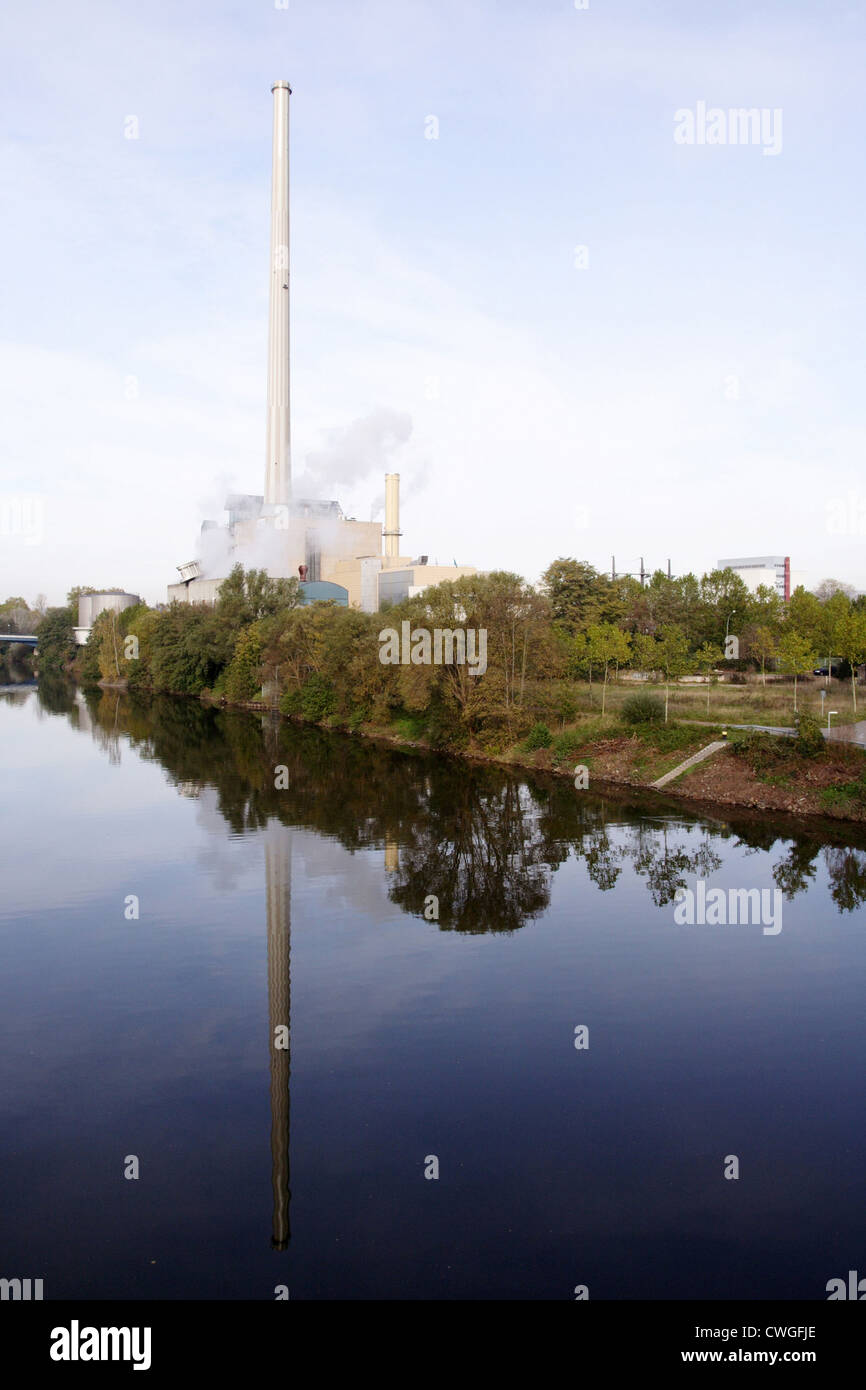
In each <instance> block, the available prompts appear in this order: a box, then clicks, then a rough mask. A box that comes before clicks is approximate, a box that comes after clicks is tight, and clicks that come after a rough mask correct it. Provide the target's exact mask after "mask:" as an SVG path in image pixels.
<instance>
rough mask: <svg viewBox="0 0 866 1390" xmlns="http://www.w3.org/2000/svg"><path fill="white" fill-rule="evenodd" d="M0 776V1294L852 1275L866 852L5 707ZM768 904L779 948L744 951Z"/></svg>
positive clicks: (0, 723) (223, 1292)
mask: <svg viewBox="0 0 866 1390" xmlns="http://www.w3.org/2000/svg"><path fill="white" fill-rule="evenodd" d="M0 747H2V765H3V769H4V795H3V798H2V818H3V820H2V845H3V849H4V855H3V862H4V873H3V880H2V893H0V967H2V968H0V1017H2V1022H3V1032H4V1035H5V1042H4V1046H3V1048H2V1050H0V1074H2V1097H3V1115H4V1119H3V1124H2V1135H0V1143H2V1155H0V1168H2V1174H3V1208H4V1216H3V1222H2V1235H0V1264H2V1268H0V1275H2V1276H4V1277H13V1276H14V1277H20V1278H42V1279H43V1281H44V1297H45V1298H46V1299H51V1298H68V1299H77V1298H85V1299H97V1298H100V1299H101V1298H107V1299H118V1298H135V1299H153V1298H170V1299H183V1298H186V1299H274V1298H275V1297H277V1296H278V1294H277V1293H276V1292H275V1290H278V1291H280V1292H281V1293H283V1294H285V1293H287V1294H288V1296H289V1297H290V1298H292V1299H355V1298H390V1299H401V1298H417V1299H457V1298H471V1299H521V1298H543V1299H574V1298H575V1297H581V1296H584V1294H586V1295H588V1296H589V1297H590V1298H591V1299H596V1298H598V1299H632V1298H652V1299H661V1298H667V1299H709V1298H748V1299H771V1298H779V1299H822V1298H825V1297H826V1293H825V1287H826V1284H827V1281H828V1280H830V1279H831V1278H835V1277H843V1278H845V1277H846V1276H847V1271H848V1270H849V1269H860V1270H861V1273H864V1274H866V1203H864V1201H863V1188H864V1174H866V1125H864V1120H863V1113H862V1106H863V1102H862V1089H863V1079H864V1032H866V1025H864V1014H863V1000H864V996H866V950H864V925H866V922H864V905H863V904H864V901H866V841H864V839H863V838H862V833H861V834H860V838H859V839H858V831H857V830H856V828H851V827H842V828H837V829H835V830H834V829H832V828H828V827H826V826H819V825H811V826H809V825H806V824H805V823H800V824H795V823H794V822H787V823H783V822H773V821H770V820H768V819H767V818H755V817H749V816H747V815H745V814H744V815H742V816H741V817H739V818H736V817H734V818H732V817H731V816H730V815H729V814H727V815H724V816H722V815H719V816H718V817H716V816H710V815H707V814H702V813H696V812H693V811H684V810H683V809H681V808H680V807H679V806H678V805H677V804H676V803H675V802H673V801H667V800H666V799H664V798H663V797H662V796H654V797H652V798H648V797H646V796H643V797H641V796H630V795H628V794H616V795H614V794H609V795H599V794H597V793H596V792H594V791H591V790H590V791H582V790H576V789H575V788H574V787H573V786H572V784H571V782H570V781H568V780H561V779H559V780H555V779H553V778H550V777H544V776H542V775H539V776H538V777H537V778H536V777H533V776H528V775H526V774H521V775H519V776H517V775H513V774H511V773H509V772H508V771H506V770H504V769H501V768H496V767H491V766H486V765H471V764H466V763H461V762H458V761H456V760H449V759H446V758H440V757H436V756H432V755H430V756H428V755H422V754H418V753H412V752H409V753H407V752H401V751H397V750H394V749H391V748H388V747H384V746H379V745H375V744H371V743H369V742H366V741H363V740H361V739H359V738H354V737H350V736H346V735H341V734H328V733H324V732H321V731H319V730H316V729H305V728H298V727H295V726H292V725H289V724H287V723H285V722H278V721H273V720H272V719H271V718H270V717H260V716H257V715H252V714H246V713H239V712H225V711H220V710H215V709H210V708H206V707H204V706H202V705H200V704H199V703H197V702H195V701H188V700H180V699H178V700H170V699H161V700H157V701H155V702H153V703H150V704H136V703H135V702H133V701H131V700H130V699H129V698H128V697H127V696H124V695H118V694H117V693H114V692H105V693H100V694H98V695H96V696H95V697H89V698H88V699H85V698H84V697H82V696H81V695H80V694H76V692H75V691H74V690H72V689H71V688H68V687H66V686H64V685H48V684H46V685H43V687H42V688H40V689H39V690H36V689H32V688H22V689H21V690H18V691H10V690H8V688H7V689H6V691H5V692H4V693H2V694H0ZM716 888H721V889H722V890H723V895H724V902H725V903H726V904H728V908H729V919H728V922H727V924H726V925H721V924H719V923H718V922H717V921H707V922H704V921H702V920H700V914H701V903H702V901H703V899H702V897H701V894H703V895H704V898H706V895H707V894H709V893H710V892H711V891H712V890H713V889H716ZM683 889H688V890H689V892H690V893H692V894H693V895H694V897H693V902H694V903H696V904H697V907H696V916H697V919H698V920H696V921H695V922H694V923H693V924H692V923H689V922H685V923H683V922H682V921H678V920H677V913H678V911H679V913H680V915H682V912H683V911H684V908H683V907H682V906H679V907H678V904H681V903H682V902H683V901H684V899H683V894H682V891H680V892H679V893H678V890H683ZM752 889H759V890H763V891H764V898H762V899H760V901H761V903H762V904H763V905H764V907H767V909H768V911H769V910H772V913H776V909H777V908H778V915H777V916H776V915H773V916H760V917H756V918H755V920H751V921H742V920H738V921H735V922H734V921H731V920H730V904H731V902H738V901H745V896H744V895H742V890H752ZM738 894H739V895H742V896H740V897H738ZM721 900H722V899H721V896H720V897H719V898H718V899H717V901H721ZM756 901H757V898H750V899H749V902H750V903H753V902H756ZM764 907H762V912H763V910H764ZM716 915H717V916H718V913H717V914H716ZM777 928H778V929H777ZM732 1160H736V1162H733V1161H732ZM576 1291H577V1292H576Z"/></svg>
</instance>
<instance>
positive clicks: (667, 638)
mask: <svg viewBox="0 0 866 1390" xmlns="http://www.w3.org/2000/svg"><path fill="white" fill-rule="evenodd" d="M656 661H657V664H658V669H659V670H660V671H662V672H663V674H664V678H665V723H666V724H667V722H668V703H669V700H670V692H671V681H675V680H678V679H679V677H680V676H684V675H685V674H686V672H687V671H688V669H689V664H690V663H689V644H688V640H687V639H686V635H685V633H684V632H683V631H682V629H681V628H679V627H677V626H676V624H674V623H671V624H670V625H668V626H666V627H663V628H662V629H661V631H660V633H659V641H658V652H657V655H656Z"/></svg>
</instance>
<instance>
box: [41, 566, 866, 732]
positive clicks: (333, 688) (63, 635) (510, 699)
mask: <svg viewBox="0 0 866 1390" xmlns="http://www.w3.org/2000/svg"><path fill="white" fill-rule="evenodd" d="M79 592H80V591H78V590H74V591H73V592H72V594H70V604H69V605H68V606H67V607H65V608H61V609H49V610H48V611H47V613H46V614H45V615H44V616H43V617H42V619H41V621H40V624H39V628H38V633H39V661H40V669H51V668H60V667H65V668H66V669H70V667H71V669H72V670H73V672H74V674H76V675H77V676H78V678H79V679H80V680H81V681H82V682H83V683H85V684H94V683H101V684H103V685H112V684H121V683H126V684H127V685H128V686H129V688H130V689H131V690H133V691H136V690H137V691H142V692H173V693H181V694H189V695H202V694H209V695H211V696H213V697H215V698H224V699H226V700H228V701H229V702H233V703H243V702H249V701H256V700H258V699H260V698H261V696H262V691H263V689H264V691H265V692H266V698H267V700H268V702H269V703H271V702H273V703H278V704H279V707H280V708H281V709H282V711H283V712H284V713H286V714H290V715H298V716H300V717H302V718H303V719H306V720H309V721H316V722H320V721H321V722H326V723H332V724H335V725H339V726H342V727H348V728H351V729H353V728H357V727H359V726H360V725H361V724H364V723H373V724H393V723H394V721H395V720H398V721H399V720H401V719H402V720H404V721H406V722H407V723H408V726H409V727H410V728H411V730H412V731H413V732H416V733H417V734H422V733H423V735H424V736H425V737H427V738H428V739H429V740H430V741H431V742H433V743H434V744H437V745H450V746H461V745H465V744H467V743H476V744H479V745H480V746H483V747H485V748H488V749H490V750H491V751H492V750H497V749H502V748H505V747H507V746H509V745H510V744H511V743H513V742H514V741H515V740H516V739H518V738H520V737H522V736H523V734H524V733H525V732H526V731H527V729H528V728H529V727H531V725H532V724H533V723H535V722H537V721H538V720H553V719H557V720H558V721H559V722H560V724H561V725H564V724H565V723H568V722H570V721H571V720H573V719H574V717H575V716H576V713H577V708H578V701H577V696H576V686H575V682H577V681H580V680H589V681H591V682H596V683H598V684H600V686H601V705H602V710H603V711H604V709H605V703H606V697H607V690H608V684H609V681H610V680H611V679H612V678H615V677H616V674H617V673H618V671H619V669H620V668H622V667H629V668H631V669H633V670H642V671H645V672H648V673H653V674H655V675H656V676H657V677H661V678H662V679H663V680H664V682H665V684H666V688H667V689H668V691H669V689H670V685H671V684H672V683H673V682H674V681H676V680H677V679H678V678H679V677H681V676H683V675H686V674H689V673H703V674H707V675H709V674H710V673H712V672H713V671H714V670H720V669H724V668H725V667H726V666H727V667H730V666H731V665H734V666H740V667H742V665H743V664H744V659H751V661H752V662H753V664H754V665H755V667H756V668H758V669H761V670H762V671H764V673H765V674H766V671H767V669H768V667H771V666H772V667H775V668H776V669H778V670H780V671H781V672H783V673H785V674H786V675H788V676H791V677H793V678H794V680H795V682H796V680H797V678H798V677H799V676H801V675H803V674H805V673H807V672H809V671H811V670H812V669H813V667H814V666H816V665H817V664H819V662H826V660H827V658H828V657H830V656H832V657H833V658H834V659H840V658H842V659H845V660H846V661H847V662H848V663H849V664H850V667H851V670H852V673H853V672H854V671H855V670H856V668H857V666H858V665H859V664H860V663H861V662H864V661H866V605H864V603H863V601H862V600H861V599H859V598H855V597H852V596H851V595H850V594H847V593H845V592H844V591H843V590H842V589H841V588H840V587H839V586H831V591H830V592H827V593H825V594H824V595H818V594H810V593H807V592H806V591H805V590H802V589H798V590H797V591H796V592H795V594H794V595H793V596H792V598H791V599H790V601H789V602H788V603H787V604H785V603H783V602H782V601H781V600H780V599H779V598H778V596H777V595H776V594H775V593H773V592H771V591H766V590H765V591H760V590H759V591H758V593H757V594H750V593H749V591H748V590H747V588H746V586H745V585H744V584H743V582H742V580H741V579H740V578H739V577H738V576H737V575H735V574H733V573H732V572H731V571H729V570H728V571H718V572H716V573H714V574H711V575H708V576H705V577H704V578H702V579H700V580H698V579H695V578H694V577H693V576H686V577H685V578H684V579H668V577H667V576H666V575H663V574H657V575H654V576H653V577H652V580H651V581H650V583H649V584H648V585H647V586H646V587H644V588H643V589H641V586H640V585H639V584H636V581H632V580H616V581H612V580H610V579H609V578H608V577H606V576H603V575H600V574H598V573H597V572H596V571H595V570H593V569H592V568H591V566H588V565H585V564H583V563H582V562H580V561H577V560H568V559H560V560H557V561H556V562H555V563H554V564H553V565H551V566H550V568H549V569H548V570H547V571H546V573H545V575H544V576H543V580H542V582H541V584H540V585H539V586H537V587H533V586H532V585H530V584H527V583H526V581H525V580H523V579H521V578H520V576H518V575H515V574H510V573H507V572H494V573H490V574H484V575H474V576H469V577H466V578H462V579H458V580H454V581H447V582H445V583H443V584H439V585H437V586H436V587H435V588H432V589H429V590H427V591H426V592H425V593H424V594H421V595H416V596H414V597H413V598H410V599H407V600H405V601H404V602H403V603H401V604H399V605H397V606H395V607H393V608H391V609H389V610H388V612H387V613H378V614H366V613H361V612H359V611H358V610H357V609H350V608H343V607H339V606H337V605H335V604H333V603H314V604H311V605H308V606H304V605H303V604H302V602H301V592H300V589H299V586H298V583H297V581H296V580H294V579H271V578H269V577H268V576H267V575H266V574H265V573H264V571H256V570H251V571H247V572H244V571H243V569H242V568H241V567H240V566H236V567H235V569H234V570H233V571H232V573H231V574H230V576H229V577H228V579H227V580H226V581H225V582H224V583H223V585H222V588H221V590H220V593H219V597H218V600H217V602H216V604H215V605H214V606H213V607H211V606H208V605H204V604H201V605H189V604H181V603H173V604H171V605H170V606H168V607H165V608H161V609H152V608H148V607H147V606H146V605H144V604H140V605H137V606H136V607H134V608H128V609H126V610H124V611H123V612H121V613H110V612H104V613H102V614H100V616H99V617H98V618H97V620H96V622H95V624H94V627H93V631H92V633H91V636H90V640H89V642H88V643H87V646H86V647H85V648H82V649H79V651H78V655H77V656H75V649H74V647H73V646H72V641H73V636H72V627H73V625H74V623H75V622H76V621H77V616H76V603H77V596H78V593H79ZM406 621H408V622H409V624H410V630H412V631H414V630H416V629H417V628H425V629H427V630H430V629H436V628H439V629H443V630H452V631H453V630H454V629H458V628H462V629H464V630H472V631H475V632H477V631H479V630H482V629H483V630H484V631H485V632H486V634H487V639H486V641H487V666H486V670H485V671H484V673H483V674H477V673H473V671H472V668H471V666H469V665H467V664H439V665H436V664H430V663H429V661H428V662H425V661H424V660H423V654H421V655H420V656H419V654H418V653H416V654H414V655H411V654H410V657H409V659H408V661H407V663H406V664H402V663H401V664H398V665H389V664H383V662H382V660H380V653H381V649H382V644H381V642H380V636H379V634H380V632H381V631H382V630H383V628H384V627H386V626H387V627H389V628H393V629H397V630H398V631H399V630H400V625H401V623H403V622H406ZM732 635H737V637H738V640H739V643H740V660H739V661H738V662H733V663H732V662H731V661H726V659H725V639H726V637H730V636H732ZM852 681H853V676H852ZM853 689H854V695H855V701H856V683H853ZM708 698H709V685H708ZM795 701H796V690H795Z"/></svg>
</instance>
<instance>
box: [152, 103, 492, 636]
mask: <svg viewBox="0 0 866 1390" xmlns="http://www.w3.org/2000/svg"><path fill="white" fill-rule="evenodd" d="M271 91H272V93H273V96H274V122H273V156H272V166H271V258H270V298H269V315H268V375H267V428H266V444H265V475H264V491H263V493H261V494H253V493H249V494H247V493H241V494H233V495H232V496H230V497H228V498H227V499H226V503H225V506H226V511H227V513H228V521H227V523H226V524H225V525H220V524H219V523H217V522H215V521H205V522H204V523H203V525H202V532H201V541H200V551H201V558H200V559H197V560H190V561H187V562H186V563H185V564H183V565H178V567H177V568H178V573H179V575H180V578H179V580H178V581H177V582H176V583H173V584H170V585H169V586H168V599H169V602H171V601H172V600H175V599H176V600H179V601H181V602H185V603H213V602H214V601H215V600H216V597H217V594H218V593H219V589H220V585H221V584H222V582H223V580H224V578H225V577H226V575H227V574H228V572H229V571H230V569H231V568H232V567H233V566H234V565H236V564H242V565H244V567H245V568H254V569H264V570H266V571H267V573H268V574H270V575H272V576H273V577H274V578H277V577H288V576H295V575H296V576H297V577H298V579H299V582H300V585H301V591H302V595H303V601H304V602H308V603H311V602H316V601H318V600H320V599H322V598H332V599H334V600H336V602H338V603H345V604H347V605H348V606H349V607H352V608H360V609H362V610H363V611H364V612H367V613H375V612H377V611H378V610H379V607H380V604H381V603H382V602H383V601H384V600H386V599H387V600H388V601H389V602H390V603H396V602H399V601H400V600H401V599H403V598H407V597H411V596H412V595H414V594H417V593H420V592H422V590H424V589H425V588H428V587H429V586H430V585H433V584H439V583H441V582H442V581H443V580H445V579H458V578H461V577H463V576H464V575H471V574H476V573H477V570H476V569H475V568H474V567H473V566H471V565H457V564H454V565H447V566H445V565H431V564H429V563H428V557H427V556H426V555H421V556H417V557H412V556H410V555H405V554H400V536H401V532H400V475H399V473H386V475H385V525H384V528H383V527H382V524H381V522H374V521H370V522H365V521H355V520H354V519H352V518H347V517H346V516H345V515H344V514H343V510H342V508H341V506H340V504H339V502H337V501H335V500H333V499H316V498H312V499H310V498H293V497H292V470H291V396H290V366H289V304H290V297H289V97H290V95H291V88H290V87H289V84H288V82H275V83H274V85H273V87H272V88H271ZM215 576H216V577H215Z"/></svg>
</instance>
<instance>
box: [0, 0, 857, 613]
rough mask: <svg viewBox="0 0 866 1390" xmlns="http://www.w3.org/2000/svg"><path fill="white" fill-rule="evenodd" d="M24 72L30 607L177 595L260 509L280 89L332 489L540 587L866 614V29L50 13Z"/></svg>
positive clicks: (300, 370) (0, 322)
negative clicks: (397, 495) (712, 594)
mask: <svg viewBox="0 0 866 1390" xmlns="http://www.w3.org/2000/svg"><path fill="white" fill-rule="evenodd" d="M579 3H581V4H583V3H585V0H579ZM0 52H2V55H3V56H2V59H0V65H2V77H3V80H2V83H0V104H2V115H3V119H2V122H0V131H2V134H0V177H2V187H3V194H4V198H3V201H4V212H3V217H2V219H0V248H2V258H3V276H2V291H0V293H2V313H0V421H2V428H0V599H2V598H5V596H6V595H12V594H16V595H17V594H21V595H23V596H24V597H25V598H26V599H28V600H29V601H33V600H34V599H35V598H36V595H37V594H39V593H43V594H45V595H46V596H47V598H48V601H49V602H50V603H60V602H63V601H64V598H65V594H66V592H67V590H68V589H69V588H70V587H71V586H72V585H74V584H90V585H94V586H96V587H119V588H124V589H128V590H130V591H132V592H135V593H139V594H141V595H142V596H143V597H144V598H146V599H147V600H148V601H149V602H151V603H153V602H164V601H165V597H166V594H165V590H166V585H167V584H169V583H172V582H174V581H175V580H176V578H177V575H176V569H175V567H176V566H177V565H179V564H182V563H183V562H185V561H187V560H189V559H190V558H192V556H193V555H195V553H196V547H197V541H198V532H199V528H200V524H201V521H202V519H203V518H205V517H207V518H214V519H216V520H223V519H224V518H223V512H222V504H223V501H224V498H225V496H226V494H227V493H228V492H231V491H239V492H251V493H261V492H262V491H263V475H264V446H265V390H266V374H265V367H266V349H267V295H268V255H269V246H268V237H269V196H270V160H271V148H270V142H271V120H272V97H271V93H270V88H271V84H272V83H273V82H274V81H276V80H278V79H287V80H288V81H289V82H290V83H291V85H292V91H293V95H292V98H291V137H290V146H291V215H292V224H291V284H292V301H291V322H292V431H293V441H292V465H293V473H294V476H295V479H296V482H297V481H300V482H303V478H304V475H305V474H306V475H307V476H308V477H310V478H314V479H316V481H317V483H318V484H320V485H321V484H322V481H323V479H324V480H325V483H327V482H328V477H327V475H328V461H329V460H331V461H332V463H333V470H332V471H333V473H334V476H333V485H332V486H328V488H327V495H328V496H333V497H336V498H338V500H339V501H340V502H341V504H342V506H343V509H344V511H345V512H346V514H347V515H350V516H356V517H357V518H358V519H360V520H368V519H369V518H370V516H371V515H373V514H376V515H377V516H381V512H380V511H377V509H378V508H380V507H381V504H382V494H383V489H384V484H383V474H384V473H385V472H386V471H397V472H399V473H400V474H401V487H402V498H401V502H402V509H401V524H402V530H403V542H402V549H403V553H407V554H411V555H418V554H429V556H430V558H431V560H434V561H435V560H438V561H439V562H441V563H443V564H449V563H451V562H452V561H454V560H456V561H457V562H458V563H460V564H472V565H476V566H477V567H479V568H480V569H507V570H511V571H515V572H517V573H519V574H522V575H524V576H525V577H526V578H527V579H529V580H531V581H535V580H537V579H538V577H539V576H540V575H541V573H542V572H543V571H544V569H545V568H546V567H547V565H548V564H550V562H551V561H552V560H554V559H555V558H557V557H558V556H573V557H575V558H578V559H584V560H587V561H589V562H590V563H592V564H594V565H595V566H597V567H598V568H599V569H608V570H609V569H610V566H611V556H615V557H616V568H617V570H618V571H619V572H623V571H636V570H637V569H638V567H639V564H640V558H641V556H643V557H644V560H645V562H646V564H647V566H648V568H650V569H653V568H656V567H665V566H666V565H667V561H668V559H670V561H671V566H672V569H673V572H674V573H675V574H680V573H686V572H688V571H693V572H696V573H702V572H704V571H706V570H709V569H711V568H713V567H714V566H715V564H716V562H717V561H718V559H719V558H720V557H721V556H740V555H742V556H748V555H765V554H778V555H790V557H791V566H792V570H793V573H794V578H795V582H796V581H798V580H799V581H800V582H804V583H806V584H808V585H814V584H817V583H818V582H820V580H821V579H823V578H824V577H827V576H833V577H835V578H837V579H840V580H842V581H844V582H846V583H849V584H852V585H853V586H854V587H856V588H858V589H861V588H862V589H866V565H864V558H863V557H864V538H866V479H864V478H863V457H864V451H866V450H864V446H866V425H864V418H863V416H864V400H866V397H864V392H863V389H862V381H863V366H864V342H863V323H864V304H863V292H862V277H863V249H862V248H863V235H862V223H863V212H864V185H863V179H862V148H863V141H862V131H863V125H864V111H866V89H864V86H863V83H862V72H863V70H864V67H866V61H864V60H866V10H864V9H863V8H862V7H855V6H854V5H853V4H840V3H835V0H827V2H826V3H822V4H821V5H820V6H818V5H814V4H805V3H801V2H800V0H770V2H769V3H765V4H760V3H741V0H730V3H726V4H720V5H708V4H706V3H702V4H695V0H657V3H651V2H650V0H642V2H641V3H639V2H638V0H623V3H614V2H613V0H588V4H587V6H586V8H582V9H578V8H577V6H576V4H575V3H574V0H434V2H433V3H427V0H378V2H377V0H370V3H363V0H345V2H344V0H287V4H285V5H283V0H277V3H274V0H269V2H266V0H257V3H249V0H246V2H245V3H243V4H241V3H221V2H220V0H208V3H207V4H205V3H202V2H201V0H181V3H178V0H173V3H164V0H149V3H148V4H147V5H139V6H131V5H117V4H116V3H98V0H96V2H95V0H82V3H79V4H77V5H75V6H69V5H66V4H61V3H58V0H43V3H40V5H38V6H35V7H34V6H17V7H11V6H9V7H6V10H5V12H4V14H3V17H2V20H0ZM737 108H756V109H757V110H758V111H759V112H763V113H764V117H763V121H764V125H763V127H762V128H758V127H756V129H755V130H754V131H751V138H750V139H749V140H745V139H744V140H742V141H741V140H738V141H737V142H736V143H734V142H733V140H732V139H731V138H730V137H732V136H733V135H735V134H736V133H737V125H736V121H735V120H733V121H732V120H731V118H730V117H729V116H728V113H729V112H730V111H731V110H734V109H737ZM701 111H703V112H705V113H706V115H705V116H704V117H702V116H701ZM714 111H716V112H718V113H719V114H717V115H713V112H714ZM684 113H686V114H684ZM690 122H691V128H690V124H689V123H690ZM690 135H691V143H689V142H688V141H689V137H690ZM722 137H724V143H722ZM383 421H384V422H386V424H387V423H389V422H390V427H388V428H383V427H382V422H383ZM395 422H396V426H395ZM299 490H302V489H299Z"/></svg>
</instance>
